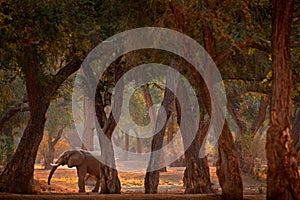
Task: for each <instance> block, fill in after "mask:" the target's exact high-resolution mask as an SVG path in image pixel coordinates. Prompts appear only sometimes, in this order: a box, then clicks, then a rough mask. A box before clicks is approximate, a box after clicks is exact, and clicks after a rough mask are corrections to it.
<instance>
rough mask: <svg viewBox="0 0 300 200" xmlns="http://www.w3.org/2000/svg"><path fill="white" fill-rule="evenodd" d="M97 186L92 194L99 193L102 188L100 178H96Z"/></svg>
mask: <svg viewBox="0 0 300 200" xmlns="http://www.w3.org/2000/svg"><path fill="white" fill-rule="evenodd" d="M96 179H97V180H96V185H95V187H94V189H93V190H92V192H98V191H99V186H100V178H99V177H96Z"/></svg>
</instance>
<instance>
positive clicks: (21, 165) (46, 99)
mask: <svg viewBox="0 0 300 200" xmlns="http://www.w3.org/2000/svg"><path fill="white" fill-rule="evenodd" d="M37 51H38V50H37V48H36V47H35V46H27V47H26V49H24V55H23V56H24V57H23V59H24V66H23V69H25V75H26V77H25V78H26V90H27V97H28V103H29V107H30V119H29V121H28V123H27V126H26V129H25V131H24V133H23V135H22V137H21V141H20V143H19V145H18V147H17V150H16V153H15V155H14V156H13V158H12V160H11V161H10V162H9V163H8V164H7V165H6V166H5V169H4V171H3V172H2V173H1V175H0V191H1V192H11V193H23V194H27V193H33V171H34V163H35V158H36V155H37V151H38V147H39V145H40V143H41V141H42V138H43V132H44V126H45V121H46V117H45V115H46V112H47V109H48V107H49V105H50V99H51V98H52V97H53V95H54V94H55V92H56V91H57V89H58V87H59V86H60V85H61V84H62V83H63V82H64V81H65V80H66V79H67V78H68V77H69V76H70V75H71V74H72V73H74V72H75V71H77V70H78V69H79V67H80V65H81V61H80V60H79V59H77V58H74V60H72V61H71V62H70V63H68V64H67V65H66V66H64V67H63V68H61V69H60V70H59V71H58V72H57V74H56V75H55V76H53V77H52V78H51V79H50V80H48V81H49V82H47V80H41V77H43V74H42V73H43V72H42V69H41V66H40V63H38V62H36V61H38V60H39V59H40V58H39V57H38V53H37Z"/></svg>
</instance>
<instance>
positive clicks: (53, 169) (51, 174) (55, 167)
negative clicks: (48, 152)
mask: <svg viewBox="0 0 300 200" xmlns="http://www.w3.org/2000/svg"><path fill="white" fill-rule="evenodd" d="M58 166H59V164H54V165H52V169H51V171H50V174H49V176H48V185H50V181H51V178H52V176H53V174H54V172H55V170H56V169H57V167H58Z"/></svg>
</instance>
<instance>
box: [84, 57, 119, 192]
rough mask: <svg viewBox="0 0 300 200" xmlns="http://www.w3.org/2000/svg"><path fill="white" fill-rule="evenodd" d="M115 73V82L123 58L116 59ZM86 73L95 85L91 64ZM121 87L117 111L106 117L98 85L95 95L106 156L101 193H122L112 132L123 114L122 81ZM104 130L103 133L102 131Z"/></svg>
mask: <svg viewBox="0 0 300 200" xmlns="http://www.w3.org/2000/svg"><path fill="white" fill-rule="evenodd" d="M116 62H117V63H116V65H115V69H114V73H115V74H114V75H115V82H117V81H120V80H119V79H120V78H121V76H122V73H123V71H122V70H123V69H122V68H121V65H120V63H121V58H118V59H117V61H116ZM84 73H85V75H86V76H87V77H88V81H89V84H90V86H91V87H93V86H95V85H96V83H95V81H96V80H95V78H94V75H93V72H92V71H91V69H90V68H89V66H85V67H84ZM120 85H121V86H120V87H118V88H117V89H116V90H115V96H114V103H113V105H112V109H115V113H112V111H111V113H110V115H109V117H108V118H107V117H106V113H105V111H104V107H105V106H104V103H103V99H102V95H101V88H100V86H99V85H97V89H96V96H95V109H96V118H97V121H98V123H97V122H96V130H97V133H98V139H99V144H100V147H101V155H102V156H103V158H104V163H103V167H102V168H101V169H100V170H101V173H100V175H101V180H100V186H101V191H100V193H101V194H120V193H121V182H120V179H119V177H118V171H117V169H116V164H115V155H114V149H113V145H112V140H111V138H112V134H113V132H114V130H115V127H116V126H117V121H118V120H119V117H120V115H121V107H122V100H123V89H124V84H122V83H120ZM101 131H102V133H100V132H101Z"/></svg>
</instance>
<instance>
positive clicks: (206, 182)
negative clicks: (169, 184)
mask: <svg viewBox="0 0 300 200" xmlns="http://www.w3.org/2000/svg"><path fill="white" fill-rule="evenodd" d="M200 123H202V122H200ZM207 125H208V124H207ZM207 130H208V126H206V127H204V126H203V124H202V126H199V129H198V131H197V135H196V137H195V139H194V141H193V142H192V144H191V145H190V146H189V148H188V149H187V150H186V151H185V153H184V156H185V158H186V159H185V160H186V169H185V171H184V177H183V183H184V186H185V191H184V193H186V194H198V193H211V192H213V190H212V188H211V185H212V183H211V181H210V175H209V166H208V162H207V157H206V156H205V157H202V156H203V155H202V154H203V153H204V152H200V149H201V145H202V144H204V139H205V136H206V133H207ZM183 139H184V137H183ZM201 151H204V149H201ZM200 155H201V157H200Z"/></svg>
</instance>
